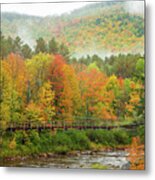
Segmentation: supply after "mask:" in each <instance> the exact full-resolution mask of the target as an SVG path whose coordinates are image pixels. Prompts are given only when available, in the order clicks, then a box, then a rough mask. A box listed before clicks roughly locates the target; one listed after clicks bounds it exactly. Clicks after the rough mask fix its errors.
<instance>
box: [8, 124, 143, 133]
mask: <svg viewBox="0 0 155 180" xmlns="http://www.w3.org/2000/svg"><path fill="white" fill-rule="evenodd" d="M143 124H144V123H138V124H126V125H100V126H99V125H87V124H85V125H74V124H69V125H68V124H67V125H66V124H62V125H59V124H58V125H57V124H56V125H53V124H48V123H47V124H36V125H33V124H19V125H17V124H10V125H9V126H8V127H7V129H6V130H7V131H16V130H31V129H36V130H43V129H51V130H55V129H63V130H67V129H79V130H82V129H106V130H111V129H114V128H125V129H133V128H136V127H137V126H139V125H143Z"/></svg>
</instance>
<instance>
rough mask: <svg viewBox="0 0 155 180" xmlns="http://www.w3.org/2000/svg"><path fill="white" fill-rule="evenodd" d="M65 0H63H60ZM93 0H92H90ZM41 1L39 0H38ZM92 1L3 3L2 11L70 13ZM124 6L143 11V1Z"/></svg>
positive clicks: (133, 11)
mask: <svg viewBox="0 0 155 180" xmlns="http://www.w3.org/2000/svg"><path fill="white" fill-rule="evenodd" d="M37 1H38V2H39V0H25V1H24V0H23V2H37ZM61 1H65V0H61ZM92 1H93V0H92ZM1 2H5V3H6V2H11V3H12V2H20V1H13V0H5V1H3V0H1ZM40 2H41V0H40ZM92 3H94V2H78V3H77V2H74V3H48V4H47V3H43V4H3V5H2V12H16V13H21V14H28V15H36V16H47V15H61V14H62V13H70V12H71V11H73V10H74V9H78V8H80V7H83V6H85V5H87V4H92ZM125 8H126V10H127V11H129V12H130V13H140V14H143V13H144V2H143V1H135V2H133V1H127V2H126V4H125Z"/></svg>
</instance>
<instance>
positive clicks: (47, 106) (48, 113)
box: [37, 81, 55, 121]
mask: <svg viewBox="0 0 155 180" xmlns="http://www.w3.org/2000/svg"><path fill="white" fill-rule="evenodd" d="M54 95H55V93H54V92H53V91H52V88H51V83H50V82H49V81H48V82H45V83H44V84H43V86H42V87H41V88H40V90H39V99H38V102H37V103H38V105H39V106H40V109H41V118H42V120H43V121H51V120H52V117H53V116H54V115H55V107H54V102H53V101H54Z"/></svg>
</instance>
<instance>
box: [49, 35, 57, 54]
mask: <svg viewBox="0 0 155 180" xmlns="http://www.w3.org/2000/svg"><path fill="white" fill-rule="evenodd" d="M48 52H49V53H50V54H57V53H58V44H57V42H56V41H55V38H52V39H51V40H50V41H49V43H48Z"/></svg>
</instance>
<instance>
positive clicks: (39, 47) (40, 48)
mask: <svg viewBox="0 0 155 180" xmlns="http://www.w3.org/2000/svg"><path fill="white" fill-rule="evenodd" d="M40 52H42V53H45V52H47V45H46V42H45V40H44V39H43V38H39V39H37V40H36V47H35V53H36V54H38V53H40Z"/></svg>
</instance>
